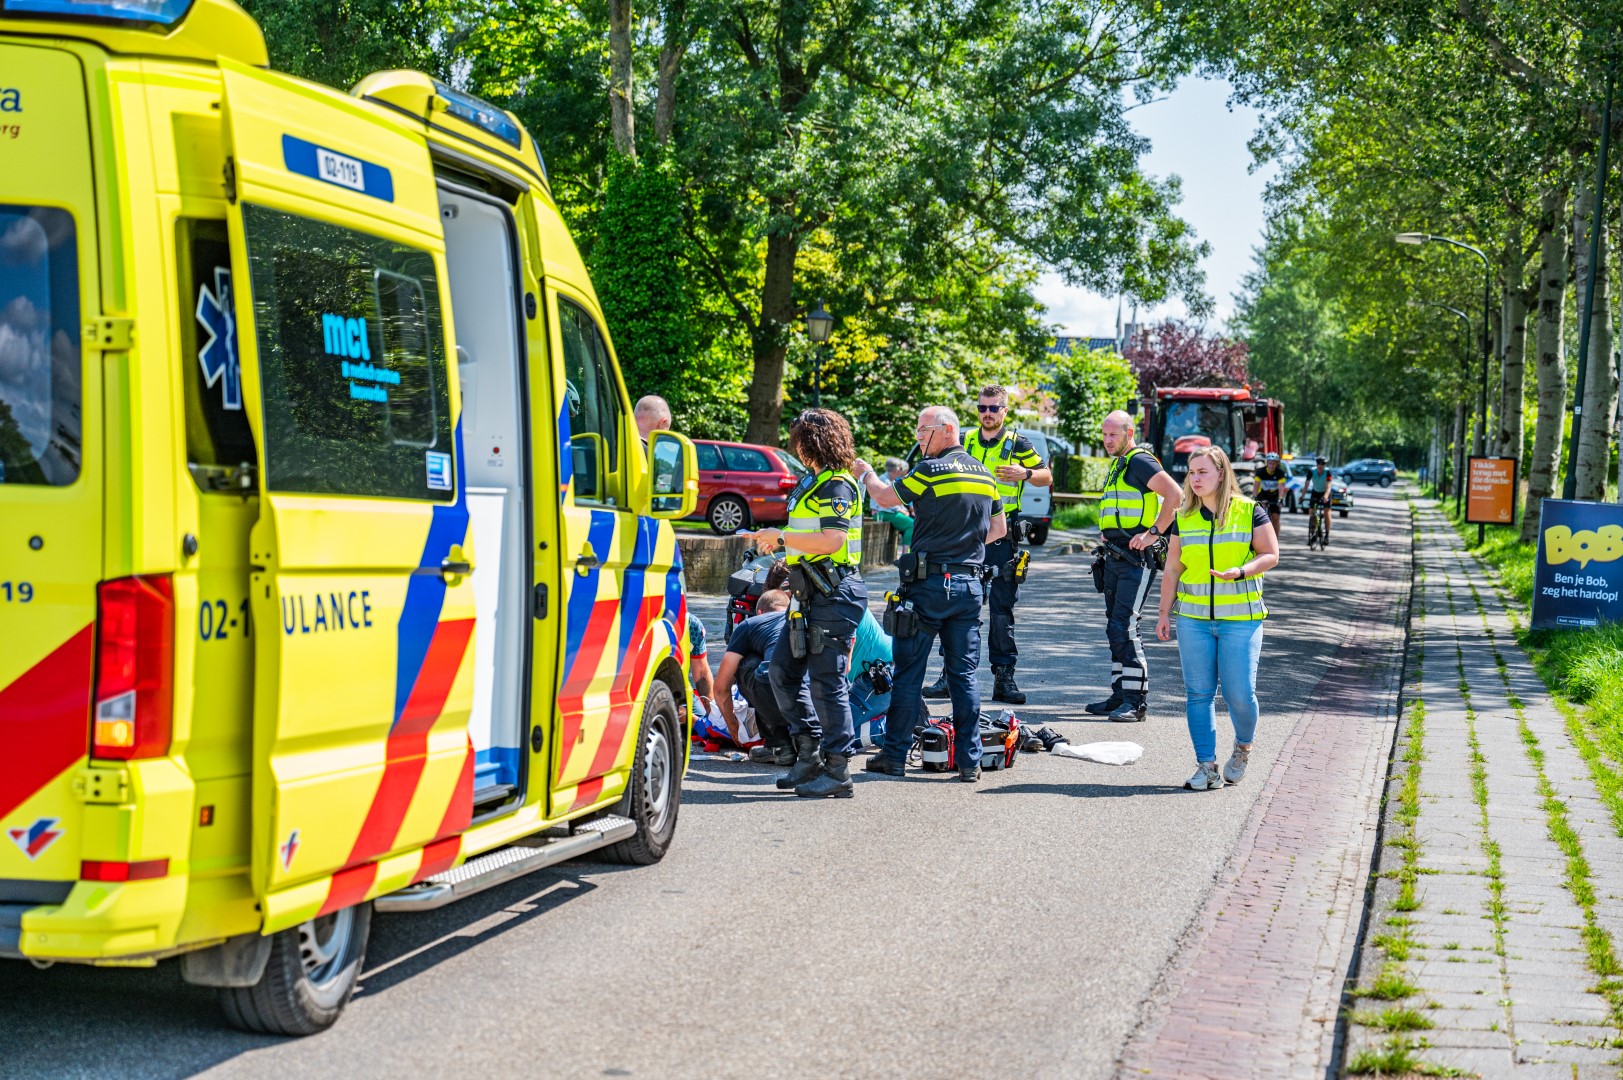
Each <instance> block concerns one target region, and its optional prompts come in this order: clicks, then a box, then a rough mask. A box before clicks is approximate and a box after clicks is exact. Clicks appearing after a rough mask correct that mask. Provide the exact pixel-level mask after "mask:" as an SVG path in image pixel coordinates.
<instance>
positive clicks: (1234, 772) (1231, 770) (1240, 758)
mask: <svg viewBox="0 0 1623 1080" xmlns="http://www.w3.org/2000/svg"><path fill="white" fill-rule="evenodd" d="M1250 760H1251V747H1249V746H1241V745H1240V744H1239V743H1235V744H1234V753H1232V754H1230V755H1229V759H1228V760H1227V761H1225V762H1224V763H1223V779H1224V780H1227V781H1228V782H1229V783H1231V784H1238V783H1239V782H1240V781H1241V780H1244V779H1245V767H1246V764H1247V763H1248V762H1250Z"/></svg>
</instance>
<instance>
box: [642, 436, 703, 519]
mask: <svg viewBox="0 0 1623 1080" xmlns="http://www.w3.org/2000/svg"><path fill="white" fill-rule="evenodd" d="M648 476H649V478H650V483H649V506H648V513H649V514H650V515H651V516H653V517H656V518H666V519H670V518H684V517H687V516H688V515H689V514H691V513H693V510H694V508H695V507H696V506H698V504H699V456H698V454H697V453H696V452H695V451H694V448H693V443H691V442H690V441H688V438H687V436H686V435H678V434H677V433H676V432H674V431H655V432H652V433H651V434H650V435H649V436H648Z"/></svg>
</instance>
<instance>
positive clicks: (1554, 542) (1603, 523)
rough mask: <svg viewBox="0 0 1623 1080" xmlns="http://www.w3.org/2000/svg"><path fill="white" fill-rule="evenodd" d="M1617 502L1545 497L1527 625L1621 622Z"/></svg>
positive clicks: (1622, 564) (1621, 514) (1621, 522)
mask: <svg viewBox="0 0 1623 1080" xmlns="http://www.w3.org/2000/svg"><path fill="white" fill-rule="evenodd" d="M1620 594H1623V506H1619V505H1618V504H1616V503H1594V502H1566V501H1564V500H1559V499H1545V500H1544V502H1543V504H1542V507H1541V509H1540V512H1539V523H1538V563H1537V565H1536V567H1535V568H1534V571H1533V629H1535V630H1545V629H1549V630H1554V629H1572V628H1574V627H1584V626H1595V625H1598V624H1599V623H1603V622H1623V603H1620V602H1619V596H1620Z"/></svg>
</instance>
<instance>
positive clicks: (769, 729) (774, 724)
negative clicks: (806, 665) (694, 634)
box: [716, 589, 795, 766]
mask: <svg viewBox="0 0 1623 1080" xmlns="http://www.w3.org/2000/svg"><path fill="white" fill-rule="evenodd" d="M788 611H789V594H788V593H786V592H784V591H783V590H781V589H768V590H767V591H766V592H764V593H762V594H761V599H760V600H759V601H758V602H757V603H756V605H755V614H754V615H751V616H750V617H749V618H747V619H745V620H744V621H743V622H741V623H739V624H738V625H737V626H735V627H734V628H733V636H732V637H731V638H730V639H729V640H728V642H727V652H726V653H725V654H724V655H723V656H722V658H721V666H720V667H718V668H717V669H716V704H717V705H718V706H720V708H721V715H722V717H723V718H724V719H725V720H726V721H727V730H728V731H729V732H730V733H731V734H732V736H733V741H734V742H738V741H739V729H738V716H737V715H736V714H735V713H734V712H733V686H734V685H735V684H736V685H737V686H738V692H739V693H740V694H742V695H743V697H744V700H745V701H746V702H748V703H749V706H750V708H752V709H754V710H755V727H756V729H757V730H758V731H759V732H760V733H761V742H762V743H764V744H765V745H763V746H757V747H755V748H753V749H752V750H750V760H751V761H768V762H771V763H772V764H774V765H783V766H790V765H793V764H794V763H795V744H794V740H793V739H792V738H790V737H789V724H788V721H786V720H784V718H783V713H781V712H780V711H778V700H777V696H776V695H775V694H773V692H772V682H771V676H772V653H773V651H774V650H776V649H777V647H778V638H780V637H781V636H783V626H784V623H785V622H787V621H788Z"/></svg>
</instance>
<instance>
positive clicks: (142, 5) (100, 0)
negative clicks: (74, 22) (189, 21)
mask: <svg viewBox="0 0 1623 1080" xmlns="http://www.w3.org/2000/svg"><path fill="white" fill-rule="evenodd" d="M191 6H192V0H0V11H4V12H6V14H8V15H37V16H39V17H41V18H46V19H51V18H61V19H118V20H121V21H124V22H142V23H151V24H153V25H155V26H173V25H174V24H175V23H177V22H179V21H180V20H181V19H182V18H184V17H185V15H186V12H188V11H190V10H191Z"/></svg>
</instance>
